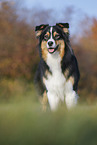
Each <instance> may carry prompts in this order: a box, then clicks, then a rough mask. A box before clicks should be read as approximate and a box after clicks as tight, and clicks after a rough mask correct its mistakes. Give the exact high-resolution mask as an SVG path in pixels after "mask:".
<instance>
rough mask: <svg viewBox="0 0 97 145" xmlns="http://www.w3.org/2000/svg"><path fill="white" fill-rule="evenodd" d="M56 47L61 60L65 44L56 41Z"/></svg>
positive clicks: (61, 41) (62, 41)
mask: <svg viewBox="0 0 97 145" xmlns="http://www.w3.org/2000/svg"><path fill="white" fill-rule="evenodd" d="M56 45H59V48H58V51H59V53H60V56H61V59H62V58H63V56H64V54H65V43H64V40H57V41H56Z"/></svg>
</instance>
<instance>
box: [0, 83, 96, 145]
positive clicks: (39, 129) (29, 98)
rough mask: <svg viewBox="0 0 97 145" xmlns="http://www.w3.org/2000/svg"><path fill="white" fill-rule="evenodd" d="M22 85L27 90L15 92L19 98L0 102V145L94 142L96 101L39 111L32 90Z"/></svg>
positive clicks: (90, 143) (79, 143) (68, 144)
mask: <svg viewBox="0 0 97 145" xmlns="http://www.w3.org/2000/svg"><path fill="white" fill-rule="evenodd" d="M11 83H12V84H13V82H11ZM15 85H16V84H15ZM30 86H33V85H31V84H30ZM14 87H15V86H14V85H12V88H14ZM20 87H21V85H20ZM22 87H25V90H26V91H27V92H25V91H24V93H22V92H21V91H20V93H19V94H18V93H16V94H15V95H16V96H18V98H20V99H16V98H17V97H13V98H12V96H11V98H10V97H9V98H10V99H9V100H7V101H5V100H3V101H1V102H0V145H54V144H55V145H97V104H96V103H95V104H91V105H85V104H84V105H83V104H80V105H78V106H77V107H75V108H73V109H71V110H67V109H66V107H65V106H62V107H60V108H59V109H58V110H57V111H56V112H51V111H50V109H49V108H48V109H47V111H46V112H43V111H42V109H41V105H40V103H39V102H38V100H37V99H35V97H36V94H35V91H34V89H32V92H31V90H30V89H28V88H29V87H28V86H25V85H24V86H23V85H22ZM32 88H33V87H32ZM14 89H15V88H14ZM18 90H19V88H18ZM1 94H2V93H1ZM3 95H4V94H3ZM10 95H13V93H12V92H10ZM10 95H9V96H10ZM15 95H14V96H15ZM19 95H20V96H22V97H20V96H19ZM36 98H37V97H36ZM1 100H2V99H1Z"/></svg>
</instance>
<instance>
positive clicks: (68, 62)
mask: <svg viewBox="0 0 97 145" xmlns="http://www.w3.org/2000/svg"><path fill="white" fill-rule="evenodd" d="M59 24H61V26H60V25H59ZM59 24H56V25H55V26H53V28H54V29H56V30H57V32H58V33H60V35H61V38H62V39H63V40H64V42H65V48H64V49H65V54H64V56H63V59H62V61H61V69H62V73H63V74H64V72H65V71H66V70H67V69H68V70H69V74H68V76H67V78H66V79H67V80H68V78H69V77H70V76H72V77H74V85H73V89H74V90H75V91H76V92H77V90H78V81H79V78H80V73H79V69H78V63H77V60H76V57H75V55H74V52H73V50H72V48H71V46H70V41H69V33H64V32H63V30H62V28H63V27H65V28H69V24H68V23H59ZM49 27H50V26H49V25H48V24H47V25H40V26H37V27H36V29H35V31H39V30H43V31H42V33H41V35H40V37H39V54H40V62H39V65H38V68H37V71H36V75H35V84H36V85H37V87H38V90H39V92H40V94H41V95H42V94H43V92H44V91H45V90H46V87H45V85H44V83H43V77H44V76H45V71H46V70H48V71H49V72H50V73H52V72H51V71H50V69H49V66H48V65H47V64H46V62H45V61H44V59H43V58H42V53H41V48H40V46H41V42H42V40H43V37H44V34H45V33H46V31H47V30H48V29H49ZM45 77H46V76H45ZM46 91H47V90H46Z"/></svg>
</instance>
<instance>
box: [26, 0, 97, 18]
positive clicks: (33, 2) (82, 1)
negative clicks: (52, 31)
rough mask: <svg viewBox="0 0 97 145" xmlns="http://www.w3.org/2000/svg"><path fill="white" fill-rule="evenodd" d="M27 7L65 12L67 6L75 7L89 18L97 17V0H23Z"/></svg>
mask: <svg viewBox="0 0 97 145" xmlns="http://www.w3.org/2000/svg"><path fill="white" fill-rule="evenodd" d="M23 1H25V2H24V5H25V7H28V8H33V7H37V8H41V7H43V8H45V9H50V8H51V9H53V10H56V11H60V10H64V9H65V7H66V6H74V7H75V8H76V9H79V10H80V11H83V12H84V13H86V14H87V15H89V16H95V17H97V0H23Z"/></svg>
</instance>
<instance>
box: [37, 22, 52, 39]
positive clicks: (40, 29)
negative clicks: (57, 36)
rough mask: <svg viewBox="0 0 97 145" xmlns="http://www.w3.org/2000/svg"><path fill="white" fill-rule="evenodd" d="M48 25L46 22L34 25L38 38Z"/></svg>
mask: <svg viewBox="0 0 97 145" xmlns="http://www.w3.org/2000/svg"><path fill="white" fill-rule="evenodd" d="M48 26H49V25H48V24H46V25H44V24H42V25H40V26H36V27H35V31H36V37H37V38H39V36H40V35H41V33H42V31H43V30H44V29H45V28H46V27H48Z"/></svg>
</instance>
